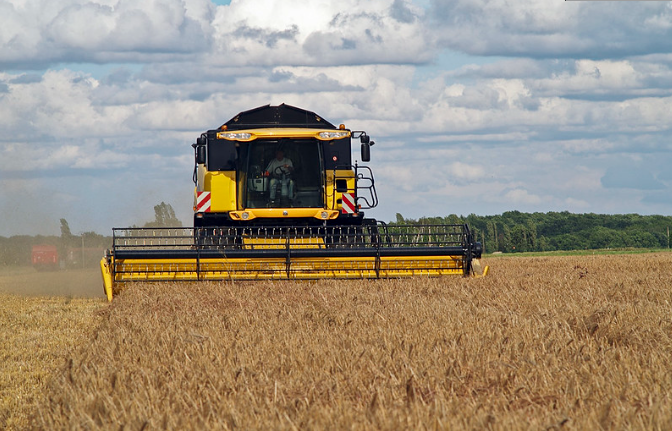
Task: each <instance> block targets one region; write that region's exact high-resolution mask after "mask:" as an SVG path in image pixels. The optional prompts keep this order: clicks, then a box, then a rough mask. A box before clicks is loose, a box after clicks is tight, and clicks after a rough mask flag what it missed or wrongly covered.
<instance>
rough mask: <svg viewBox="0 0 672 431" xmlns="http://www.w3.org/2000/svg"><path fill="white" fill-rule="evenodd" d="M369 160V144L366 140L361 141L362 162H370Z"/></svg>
mask: <svg viewBox="0 0 672 431" xmlns="http://www.w3.org/2000/svg"><path fill="white" fill-rule="evenodd" d="M367 138H368V136H367ZM370 161H371V145H369V143H368V142H366V143H362V162H370Z"/></svg>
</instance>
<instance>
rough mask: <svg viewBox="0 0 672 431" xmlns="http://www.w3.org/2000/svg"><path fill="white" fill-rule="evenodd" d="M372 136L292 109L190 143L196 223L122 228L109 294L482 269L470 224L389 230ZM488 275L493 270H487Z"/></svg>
mask: <svg viewBox="0 0 672 431" xmlns="http://www.w3.org/2000/svg"><path fill="white" fill-rule="evenodd" d="M353 138H355V139H359V141H360V143H361V159H362V161H363V162H368V161H369V160H370V148H371V146H373V145H374V142H373V141H371V140H370V139H369V136H368V135H367V134H366V132H364V131H351V130H349V129H347V128H346V127H345V126H344V125H342V124H341V125H340V126H339V127H336V126H334V125H333V124H331V123H329V122H328V121H326V120H325V119H323V118H322V117H320V116H319V115H317V114H315V113H314V112H310V111H306V110H303V109H299V108H296V107H293V106H289V105H285V104H283V105H280V106H268V105H267V106H262V107H259V108H256V109H252V110H249V111H245V112H241V113H239V114H238V115H236V116H235V117H234V118H232V119H231V120H229V121H227V122H226V123H225V124H224V125H222V126H221V127H220V128H218V129H215V130H209V131H208V132H206V133H203V134H202V135H201V136H200V137H199V138H198V139H197V140H196V143H195V144H193V145H192V146H193V147H194V153H195V167H194V174H193V180H194V183H195V185H196V188H195V193H194V227H193V228H121V229H119V228H115V229H113V247H112V249H111V250H109V251H108V252H107V253H106V255H105V256H104V257H103V259H102V261H101V269H102V273H103V283H104V288H105V293H106V295H107V298H108V299H109V300H112V297H113V296H114V295H116V294H117V293H118V292H119V291H121V290H122V289H123V288H124V286H125V285H126V284H128V283H131V282H139V281H202V280H213V281H214V280H269V279H270V280H280V279H285V280H306V279H323V278H339V279H370V278H397V277H411V276H417V275H424V276H441V275H446V274H459V275H464V276H468V275H476V274H475V270H474V268H475V267H477V266H478V267H480V264H477V263H478V259H480V257H481V252H482V247H481V244H480V243H478V242H475V241H474V238H473V236H472V234H471V232H470V231H469V227H468V226H467V225H465V224H457V225H405V226H399V225H396V224H391V225H387V224H385V223H383V222H380V221H376V220H374V219H368V218H365V217H364V212H363V211H362V210H365V209H370V208H373V207H375V206H376V205H377V203H378V197H377V194H376V189H375V185H374V179H373V173H372V171H371V169H370V168H369V167H367V166H362V165H359V164H358V163H357V162H355V164H354V165H353V163H352V160H351V141H352V139H353ZM486 273H487V267H486V268H485V269H484V271H483V275H485V274H486Z"/></svg>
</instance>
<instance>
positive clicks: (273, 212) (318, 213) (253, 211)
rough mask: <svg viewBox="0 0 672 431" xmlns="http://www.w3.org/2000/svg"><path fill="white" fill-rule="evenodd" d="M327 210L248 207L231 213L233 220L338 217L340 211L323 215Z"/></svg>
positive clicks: (327, 218) (321, 218) (322, 218)
mask: <svg viewBox="0 0 672 431" xmlns="http://www.w3.org/2000/svg"><path fill="white" fill-rule="evenodd" d="M323 212H325V210H323V209H322V208H319V209H315V208H248V209H246V210H244V211H232V212H231V213H230V214H229V215H230V216H231V218H232V219H233V220H252V219H255V218H258V217H262V218H274V219H280V218H283V217H287V218H292V217H301V218H308V217H314V218H316V219H320V220H331V219H335V218H336V217H338V211H326V213H327V217H326V218H324V217H322V213H323ZM243 213H247V218H243Z"/></svg>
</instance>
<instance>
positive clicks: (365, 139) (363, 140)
mask: <svg viewBox="0 0 672 431" xmlns="http://www.w3.org/2000/svg"><path fill="white" fill-rule="evenodd" d="M359 141H360V142H361V143H362V144H368V143H369V135H362V136H360V137H359Z"/></svg>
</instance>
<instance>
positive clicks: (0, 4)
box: [0, 0, 672, 236]
mask: <svg viewBox="0 0 672 431" xmlns="http://www.w3.org/2000/svg"><path fill="white" fill-rule="evenodd" d="M299 11H300V13H299ZM281 103H287V104H290V105H294V106H298V107H301V108H304V109H308V110H311V111H315V112H316V113H318V114H319V115H321V116H323V117H324V118H326V119H327V120H329V121H330V122H331V123H334V124H340V123H343V124H345V125H346V126H347V127H348V128H350V129H352V130H365V131H366V132H367V133H368V134H369V135H370V136H371V137H372V139H373V140H374V141H375V142H376V144H375V146H374V147H372V149H371V150H372V156H371V157H372V160H371V162H370V163H368V165H369V166H370V167H371V168H372V169H373V172H374V175H375V185H376V189H377V192H378V197H379V199H380V204H379V205H378V207H377V208H375V209H372V210H369V211H368V212H367V216H368V217H374V218H377V219H379V220H383V221H390V220H394V219H395V216H396V213H401V214H402V215H403V216H404V217H406V218H419V217H422V216H447V215H449V214H458V215H468V214H471V213H474V214H478V215H492V214H501V213H502V212H504V211H512V210H518V211H523V212H536V211H539V212H548V211H570V212H573V213H599V214H623V213H639V214H663V215H671V214H672V169H670V165H671V164H672V133H671V131H670V128H671V127H672V2H654V1H650V2H635V1H631V2H630V1H595V2H590V1H583V2H574V1H572V2H565V1H561V0H547V1H543V2H540V1H538V0H517V1H516V2H511V1H507V0H340V1H338V2H335V1H330V0H300V1H299V0H283V1H277V0H231V1H218V2H211V1H210V0H146V1H142V2H138V1H135V0H95V1H85V0H0V131H1V132H2V133H1V134H0V236H11V235H19V234H27V235H35V234H42V235H59V234H60V222H59V220H60V219H61V218H65V219H66V220H67V221H68V223H69V226H70V228H71V230H72V231H73V233H75V234H77V233H81V232H85V231H95V232H98V233H101V234H108V235H109V234H110V233H111V229H112V227H125V226H130V225H134V224H135V225H142V224H144V223H145V222H148V221H151V220H153V218H154V210H153V207H154V205H156V204H158V203H160V202H166V203H169V204H171V205H172V207H173V208H174V209H175V212H176V214H177V216H178V218H179V219H180V220H182V222H183V223H184V224H185V225H187V226H189V225H191V224H192V217H193V213H192V205H193V183H192V171H193V150H192V148H191V144H192V143H193V142H195V139H196V138H197V137H198V136H199V135H200V133H202V132H204V131H206V130H208V129H213V128H216V127H218V126H220V125H221V124H223V123H224V122H226V121H227V120H229V119H230V118H232V117H233V116H235V114H237V113H238V112H240V111H244V110H248V109H251V108H255V107H258V106H261V105H266V104H272V105H278V104H281ZM355 148H356V146H355ZM354 157H355V158H358V156H357V155H356V154H355V155H354Z"/></svg>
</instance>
